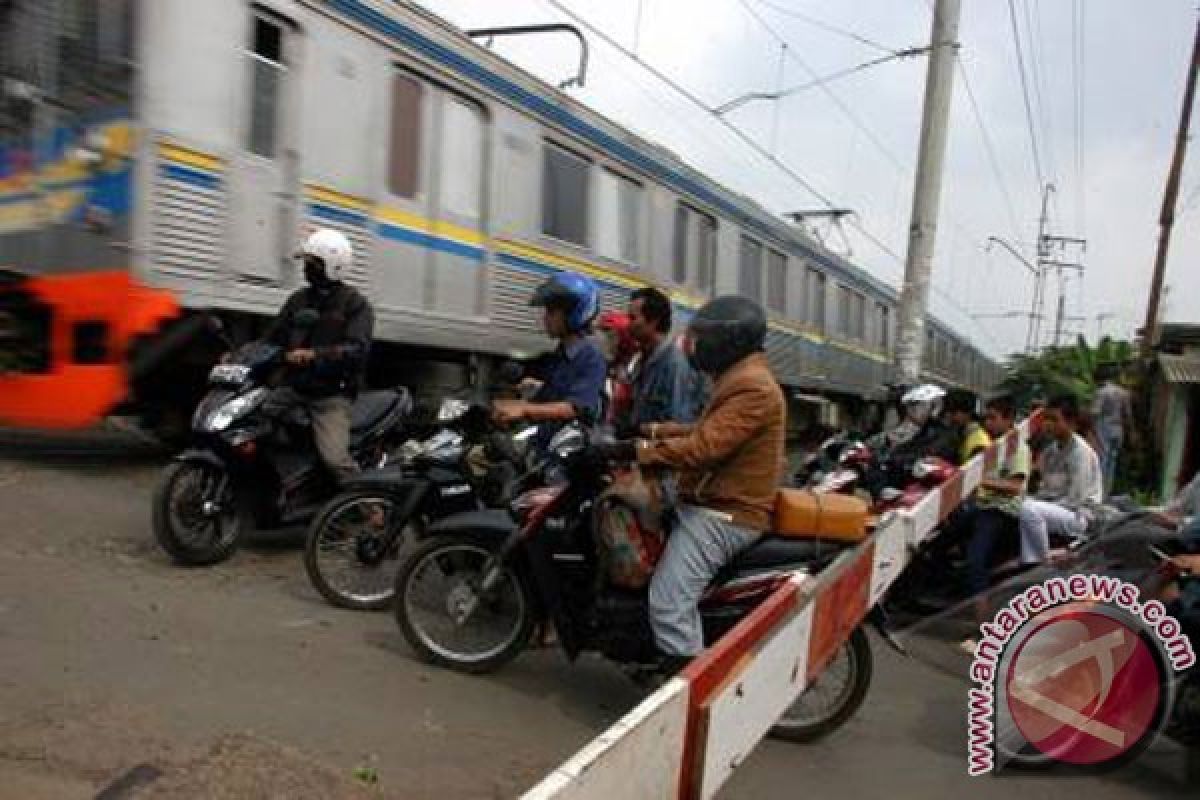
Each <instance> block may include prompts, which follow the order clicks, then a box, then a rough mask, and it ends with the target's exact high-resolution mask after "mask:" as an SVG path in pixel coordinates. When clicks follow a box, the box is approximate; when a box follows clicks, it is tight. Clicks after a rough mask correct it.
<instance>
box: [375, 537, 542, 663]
mask: <svg viewBox="0 0 1200 800" xmlns="http://www.w3.org/2000/svg"><path fill="white" fill-rule="evenodd" d="M496 544H497V542H496V541H495V540H494V539H489V538H486V537H483V536H475V535H471V534H467V533H463V534H453V535H449V536H441V537H437V538H434V539H429V540H427V541H425V542H423V543H422V544H421V545H419V546H418V547H417V548H416V549H415V550H414V551H413V552H412V553H411V554H409V556H408V557H407V558H405V559H404V562H403V563H402V564H401V566H400V571H399V572H398V573H397V575H396V604H395V613H396V622H397V624H398V625H399V626H400V631H401V633H403V634H404V638H405V639H406V640H407V641H408V643H409V645H410V646H411V647H412V648H413V649H414V650H415V651H416V652H417V653H418V654H419V655H420V656H421V658H422V659H424V660H425V661H428V662H430V663H432V664H437V665H438V666H442V667H447V668H449V669H453V670H456V671H458V672H467V673H475V674H478V673H485V672H493V671H495V670H497V669H499V668H500V667H502V666H504V665H505V664H507V663H508V662H509V661H511V660H512V659H514V658H516V657H517V655H518V654H519V653H520V652H521V651H522V650H523V649H525V646H526V644H527V643H528V642H529V638H530V636H531V635H532V633H533V625H534V604H533V598H532V596H531V594H530V591H529V587H528V585H527V584H526V582H525V581H524V580H522V578H521V577H520V576H519V575H517V573H516V571H515V570H514V569H513V568H512V567H511V566H510V565H507V564H505V565H501V575H500V579H499V581H498V583H497V585H496V586H495V587H494V588H493V589H492V590H491V591H490V592H488V594H487V596H485V597H479V596H478V595H477V594H476V591H475V587H477V586H478V584H479V581H480V580H481V579H482V577H483V575H482V571H483V567H484V565H485V563H486V562H487V561H488V560H489V559H490V558H491V555H492V553H493V552H494V549H495V545H496ZM429 584H432V588H431V589H424V588H423V587H424V586H427V585H429ZM471 602H475V603H477V605H476V607H475V608H474V609H473V611H471V613H469V614H467V615H466V618H465V619H462V620H456V619H455V614H456V613H461V612H462V611H463V609H464V607H465V606H466V605H467V604H469V603H471ZM472 638H474V639H475V640H476V641H470V640H471V639H472Z"/></svg>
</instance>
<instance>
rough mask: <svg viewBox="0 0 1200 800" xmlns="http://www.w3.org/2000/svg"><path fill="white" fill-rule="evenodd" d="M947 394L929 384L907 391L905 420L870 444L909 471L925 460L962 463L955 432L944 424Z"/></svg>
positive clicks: (903, 399)
mask: <svg viewBox="0 0 1200 800" xmlns="http://www.w3.org/2000/svg"><path fill="white" fill-rule="evenodd" d="M945 397H946V390H945V389H943V388H941V387H940V386H935V385H934V384H932V383H925V384H921V385H919V386H914V387H912V388H911V389H908V390H906V391H905V392H904V393H903V394H902V395H901V397H900V407H901V409H902V410H903V419H901V420H900V423H899V424H898V425H896V427H894V428H892V429H891V430H889V431H885V432H883V433H881V434H879V435H878V436H877V437H875V438H874V440H873V441H872V442H871V443H870V444H871V446H872V447H873V448H875V449H878V450H881V451H882V454H883V455H884V456H886V457H887V458H888V459H889V460H890V461H892V462H893V463H895V464H897V465H900V469H902V470H905V469H907V468H908V467H910V466H911V465H912V464H913V463H915V462H916V461H917V460H918V459H920V458H922V457H924V456H937V457H939V458H943V459H945V460H947V461H949V462H951V463H957V462H958V448H957V446H956V442H955V435H954V432H953V431H951V430H950V429H949V428H947V426H946V425H945V424H944V423H943V422H942V420H941V412H942V402H943V400H944V398H945Z"/></svg>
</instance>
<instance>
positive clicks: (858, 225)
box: [544, 0, 1001, 350]
mask: <svg viewBox="0 0 1200 800" xmlns="http://www.w3.org/2000/svg"><path fill="white" fill-rule="evenodd" d="M544 2H545V3H546V4H547V5H548V6H550V7H551V8H554V9H555V10H556V11H558V12H559V13H560V14H563V15H564V16H566V17H568V18H569V19H571V20H573V21H574V22H575V23H576V24H578V25H579V26H580V27H582V28H584V29H585V30H587V31H588V32H589V33H591V34H592V35H593V36H595V37H596V38H598V39H600V40H601V41H603V42H604V43H605V44H607V45H608V46H609V47H611V48H613V49H614V50H616V51H617V52H619V53H621V55H623V56H625V57H626V58H628V59H630V60H631V61H633V62H635V63H637V64H638V65H639V66H640V67H641V68H642V69H644V70H646V71H647V72H648V73H649V74H650V75H652V76H653V77H654V78H655V79H657V80H659V81H660V82H662V83H663V84H664V85H666V86H668V87H669V88H670V89H671V90H672V91H674V92H676V93H677V94H678V95H679V96H681V97H683V98H684V99H685V100H687V102H688V103H690V104H691V105H693V106H695V107H697V108H699V109H701V110H702V111H704V112H705V113H706V114H707V115H709V116H711V117H712V118H713V119H715V120H716V121H717V122H718V123H719V124H720V125H721V126H722V127H723V128H725V129H726V130H727V131H729V132H730V133H732V134H733V135H734V136H735V137H737V139H738V140H739V141H741V142H742V143H743V144H744V145H746V146H747V147H749V148H750V149H751V150H752V151H754V152H755V153H756V154H757V155H758V156H759V157H761V158H762V159H764V160H766V161H768V162H769V163H771V164H772V165H773V166H774V167H776V168H777V169H778V170H780V172H782V173H783V174H784V175H786V176H787V177H789V178H790V179H792V180H793V181H794V182H796V183H797V184H798V185H799V186H800V187H801V188H803V189H804V190H805V191H807V192H808V193H809V194H811V195H812V196H813V197H814V198H816V199H817V200H818V201H819V202H820V203H822V204H823V205H824V206H825V207H826V208H829V209H835V208H838V206H837V205H836V204H835V203H834V202H833V200H832V199H830V198H829V197H828V196H827V195H826V194H825V193H823V192H822V191H821V190H819V189H818V188H816V187H815V186H814V185H813V183H812V182H811V181H810V180H808V179H807V178H805V177H804V176H803V175H802V174H800V173H799V172H798V171H796V170H795V169H794V168H793V167H791V166H790V165H788V164H787V163H786V162H784V161H783V160H782V159H780V158H779V157H778V156H776V155H775V154H773V153H771V152H770V151H769V150H767V149H766V148H765V147H763V146H762V145H760V144H759V143H758V142H756V141H755V140H754V139H753V138H751V137H750V136H749V135H747V134H746V133H745V132H744V131H742V130H741V129H740V128H738V127H737V126H736V125H734V124H733V123H731V122H729V121H728V120H726V119H724V118H722V117H721V116H719V115H717V114H714V113H713V112H712V110H711V108H709V106H708V104H707V103H705V102H704V100H702V99H701V98H700V97H698V96H697V95H696V94H695V93H694V92H692V91H691V90H689V89H688V88H686V87H685V86H683V85H682V84H680V83H679V82H678V81H676V80H674V79H673V78H671V77H670V76H668V75H666V74H665V73H663V72H662V71H661V70H660V69H658V68H657V67H655V66H654V65H653V64H650V63H649V62H647V61H646V60H644V59H642V58H641V57H639V56H638V55H636V54H635V53H633V52H632V51H631V50H629V48H627V47H625V46H624V45H622V44H621V43H620V42H618V41H616V39H614V38H613V37H612V36H610V35H609V34H608V33H606V32H605V31H604V30H602V29H600V28H599V27H597V26H596V25H594V24H592V23H591V22H590V21H588V20H587V19H586V18H585V17H584V16H582V15H581V14H579V13H577V12H575V11H574V10H573V9H571V8H570V7H568V6H566V5H565V4H564V3H562V2H560V0H544ZM780 41H781V43H786V40H783V39H780ZM789 52H790V49H789ZM862 130H863V133H864V134H865V135H868V136H869V132H868V131H867V130H866V129H865V127H864V128H862ZM848 224H849V225H850V227H851V228H853V229H854V230H855V231H856V232H857V233H858V234H859V235H860V236H862V237H863V238H864V239H865V240H866V241H868V242H869V243H870V244H871V245H872V246H874V247H875V248H877V249H878V250H879V252H881V253H882V254H884V255H886V256H888V257H889V258H890V259H891V260H893V261H894V262H895V263H896V264H897V265H899V266H900V267H901V268H902V267H903V264H904V259H903V257H901V256H900V255H899V254H898V253H897V252H896V251H895V250H893V249H892V248H891V247H890V246H889V245H888V244H887V243H886V242H884V241H883V240H882V239H880V238H879V237H878V236H877V235H875V233H873V232H872V231H871V230H870V229H868V228H867V227H866V226H865V225H864V224H862V222H861V221H859V220H858V219H856V218H851V219H850V220H849V222H848ZM895 275H896V277H897V278H898V277H899V276H900V273H899V272H897V273H895ZM932 288H933V291H934V292H935V293H936V294H937V295H938V296H939V297H940V298H942V299H943V300H944V301H945V302H946V303H947V305H948V306H949V307H951V308H953V309H954V310H956V311H958V312H959V313H961V314H962V315H963V318H964V319H965V320H967V321H968V323H969V324H970V323H973V320H971V318H970V313H969V312H968V310H967V309H966V308H965V307H964V306H963V305H962V304H961V303H959V302H958V301H957V300H956V299H955V298H954V297H953V296H952V295H950V294H949V293H947V292H946V291H944V290H943V289H942V288H941V287H939V286H937V285H934V286H933V287H932ZM974 327H976V328H977V329H978V330H979V331H980V332H982V333H983V334H984V336H985V337H986V338H987V339H988V341H989V342H991V343H992V344H993V346H995V347H996V348H997V350H999V349H1001V348H1000V347H999V345H998V343H997V342H996V340H995V339H994V337H992V336H991V333H990V332H989V331H987V330H986V329H983V328H981V327H979V326H974Z"/></svg>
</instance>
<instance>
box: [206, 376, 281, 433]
mask: <svg viewBox="0 0 1200 800" xmlns="http://www.w3.org/2000/svg"><path fill="white" fill-rule="evenodd" d="M266 399H267V390H266V389H265V388H262V387H260V388H258V389H254V390H252V391H249V392H246V393H245V394H240V395H238V396H237V397H235V398H233V399H232V400H230V401H229V402H228V403H226V404H225V405H223V406H221V407H220V408H218V409H217V410H216V411H214V412H213V413H212V414H210V415H209V417H208V419H207V420H206V421H205V426H204V427H205V428H207V429H208V431H210V432H212V433H219V432H220V431H223V430H225V429H226V428H228V427H229V426H230V425H232V424H233V421H234V420H236V419H239V418H241V417H244V416H245V415H247V414H249V413H250V412H251V411H253V410H254V409H256V408H258V407H259V406H260V405H261V404H262V402H263V400H266Z"/></svg>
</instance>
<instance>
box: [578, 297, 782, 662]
mask: <svg viewBox="0 0 1200 800" xmlns="http://www.w3.org/2000/svg"><path fill="white" fill-rule="evenodd" d="M766 333H767V318H766V314H765V313H764V312H763V309H762V307H761V306H759V305H758V304H757V303H755V302H753V301H751V300H749V299H747V298H744V297H738V296H724V297H718V298H716V299H715V300H713V301H711V302H709V303H708V304H707V305H705V306H704V307H703V308H701V309H700V311H698V312H697V313H696V315H695V316H694V317H693V318H692V320H691V322H690V323H689V325H688V333H687V335H686V337H685V352H686V354H687V357H688V360H689V362H690V363H691V364H692V366H693V367H694V368H695V369H697V370H699V371H701V372H704V373H706V374H708V375H710V376H711V377H712V378H713V381H714V385H713V389H712V395H711V398H710V400H709V402H708V405H707V406H705V408H704V410H703V412H702V413H701V416H700V419H699V420H698V421H697V422H695V423H694V424H687V423H678V422H670V423H664V424H662V425H659V426H657V427H656V429H655V431H654V433H655V436H654V437H653V438H640V439H636V440H627V441H620V442H615V443H609V444H598V445H593V447H592V448H590V450H589V451H588V452H587V453H586V454H585V458H586V459H587V460H589V461H592V462H593V463H596V464H597V465H599V464H602V463H606V462H608V461H634V460H636V461H637V463H638V464H639V465H641V466H662V467H669V468H673V469H675V470H677V471H678V473H679V504H678V506H677V507H676V522H675V526H674V530H673V531H672V533H671V535H670V536H669V537H668V539H667V544H666V549H665V551H664V552H663V555H662V558H661V559H660V560H659V562H658V565H657V567H656V569H655V572H654V576H653V578H652V579H651V582H650V593H649V614H650V626H651V629H652V630H653V632H654V641H655V644H656V645H657V647H658V649H659V650H660V651H661V653H662V654H663V655H664V662H663V666H664V667H665V668H666V669H667V670H673V669H675V668H678V667H679V666H681V665H682V664H683V663H685V662H687V661H688V660H690V659H691V658H692V657H694V656H696V655H697V654H698V653H700V651H701V650H702V649H703V648H704V635H703V629H702V626H701V620H700V612H699V609H698V608H697V604H698V603H699V600H700V597H701V595H702V594H703V592H704V589H705V587H707V586H708V584H709V583H710V582H711V581H712V579H713V577H714V576H715V575H716V573H717V571H718V570H720V569H721V567H722V566H724V565H725V564H727V563H729V562H730V561H731V560H732V559H733V558H734V557H735V556H736V555H737V554H738V553H739V552H741V551H742V550H743V549H745V548H746V547H747V546H749V545H750V544H751V543H753V542H754V541H755V539H756V538H757V537H758V536H759V535H760V534H762V533H763V532H764V531H767V530H769V529H770V525H771V514H772V511H773V509H774V504H775V492H776V489H777V487H778V486H779V485H780V481H781V478H782V476H783V470H784V436H785V431H786V427H787V408H786V404H785V402H784V398H783V393H782V391H781V390H780V388H779V384H778V383H777V382H776V380H775V377H774V376H773V375H772V374H771V370H770V367H769V366H768V364H767V356H766V353H765V352H764V346H765V341H766Z"/></svg>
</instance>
